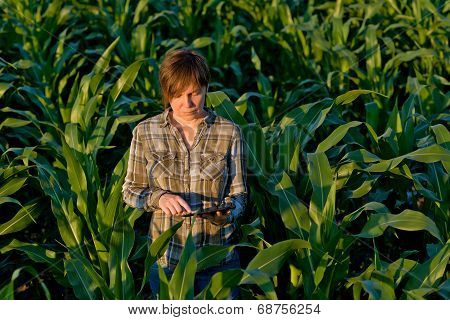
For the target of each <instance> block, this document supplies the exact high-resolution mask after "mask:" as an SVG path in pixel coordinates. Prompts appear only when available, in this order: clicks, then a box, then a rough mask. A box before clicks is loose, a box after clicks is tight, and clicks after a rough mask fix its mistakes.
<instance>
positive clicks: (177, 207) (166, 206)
mask: <svg viewBox="0 0 450 320" xmlns="http://www.w3.org/2000/svg"><path fill="white" fill-rule="evenodd" d="M158 204H159V207H160V208H161V209H162V211H164V213H165V214H168V215H174V216H175V215H181V214H182V213H183V214H185V213H189V212H191V208H190V207H189V205H188V203H187V202H186V201H185V200H184V199H183V198H182V197H180V196H179V195H176V194H172V193H164V194H163V195H162V196H161V197H160V198H159V202H158Z"/></svg>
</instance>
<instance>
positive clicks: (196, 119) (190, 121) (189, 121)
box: [169, 109, 207, 128]
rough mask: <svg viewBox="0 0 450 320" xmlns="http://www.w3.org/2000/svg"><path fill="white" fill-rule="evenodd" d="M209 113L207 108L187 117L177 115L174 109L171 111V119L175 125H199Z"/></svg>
mask: <svg viewBox="0 0 450 320" xmlns="http://www.w3.org/2000/svg"><path fill="white" fill-rule="evenodd" d="M206 115H207V113H206V111H205V109H202V112H201V113H199V114H198V115H195V116H192V117H189V118H186V117H179V116H177V115H176V114H175V113H174V112H173V110H171V111H170V112H169V119H170V120H172V123H173V124H174V125H177V124H178V125H179V126H181V127H190V128H193V127H197V126H198V125H199V123H200V122H201V121H202V120H203V119H204V118H205V117H206Z"/></svg>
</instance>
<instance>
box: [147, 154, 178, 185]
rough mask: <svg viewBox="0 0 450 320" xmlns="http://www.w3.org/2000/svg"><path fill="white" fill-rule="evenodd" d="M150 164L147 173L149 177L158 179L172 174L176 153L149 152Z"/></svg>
mask: <svg viewBox="0 0 450 320" xmlns="http://www.w3.org/2000/svg"><path fill="white" fill-rule="evenodd" d="M150 157H151V159H152V164H151V166H150V170H149V174H150V177H151V178H154V179H158V178H162V177H168V176H172V175H173V174H174V171H175V161H176V154H175V153H171V152H150Z"/></svg>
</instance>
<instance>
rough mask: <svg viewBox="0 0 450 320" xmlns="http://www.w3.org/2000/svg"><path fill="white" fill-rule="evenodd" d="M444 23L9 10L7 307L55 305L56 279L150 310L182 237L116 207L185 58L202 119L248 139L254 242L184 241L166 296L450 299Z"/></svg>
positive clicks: (295, 12) (340, 14)
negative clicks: (200, 95)
mask: <svg viewBox="0 0 450 320" xmlns="http://www.w3.org/2000/svg"><path fill="white" fill-rule="evenodd" d="M99 4H101V5H99ZM449 9H450V7H449V5H448V4H447V3H444V2H442V1H423V0H414V1H406V0H396V1H385V2H383V1H365V2H362V1H336V2H331V1H309V2H308V3H307V4H305V3H299V4H297V3H296V2H292V1H283V0H275V1H260V0H236V1H200V2H199V1H176V2H174V3H172V2H171V3H169V2H167V1H150V2H149V1H144V0H141V1H134V2H133V1H131V2H126V3H124V2H114V1H100V2H97V1H84V2H83V3H80V2H77V1H60V0H45V1H40V2H33V1H27V0H23V1H12V0H5V1H2V2H0V14H1V16H2V20H1V21H2V23H1V24H0V30H1V32H0V48H1V49H0V115H1V119H0V150H1V157H0V206H1V208H2V212H3V214H2V216H1V217H0V252H1V255H2V256H1V257H2V259H0V265H1V266H2V271H3V272H2V275H3V276H2V277H0V297H1V298H3V299H11V298H45V299H50V298H61V297H53V294H52V296H50V293H49V292H52V293H53V291H52V290H48V288H47V285H46V284H45V283H44V280H45V279H41V275H40V272H41V271H42V270H44V269H47V268H48V270H49V271H48V273H49V275H50V276H49V277H50V278H51V279H52V280H54V281H52V285H53V286H58V288H60V289H61V288H62V289H64V290H66V292H69V294H70V295H72V296H73V297H75V298H78V299H136V298H137V299H143V298H148V297H150V296H151V294H152V293H151V292H150V291H149V286H148V278H149V270H150V266H151V265H152V264H153V263H155V262H156V261H157V260H158V258H159V257H161V255H163V254H164V252H165V251H166V250H167V246H168V243H169V240H170V239H171V237H173V236H174V234H175V233H176V230H177V229H178V228H180V227H181V223H179V224H177V225H175V226H173V228H171V229H170V230H167V231H166V232H164V233H163V234H162V235H161V236H160V237H159V238H158V239H153V242H152V243H151V244H149V243H148V240H147V237H146V236H147V235H146V233H147V229H146V227H144V228H141V226H143V225H144V226H148V223H149V216H148V215H146V214H143V212H141V211H139V210H138V209H134V208H129V207H126V206H125V207H124V204H123V202H122V194H121V187H122V184H123V181H124V177H125V174H126V164H127V161H128V157H129V151H128V150H127V147H128V146H129V143H130V139H131V132H132V129H133V128H134V126H135V124H136V123H138V122H139V121H141V120H142V119H145V118H148V117H150V116H153V115H156V114H158V113H160V112H161V111H162V109H163V107H162V105H161V103H160V102H159V99H160V95H161V93H160V88H159V85H158V71H159V66H160V63H161V61H162V58H163V57H164V54H165V53H166V52H167V51H168V50H169V49H175V48H180V47H190V48H193V49H196V50H198V51H199V52H200V53H202V54H203V55H204V56H205V57H206V59H207V61H208V64H209V65H210V69H211V75H212V82H211V84H210V92H209V94H208V96H207V101H206V103H207V105H208V106H210V107H212V108H214V109H215V111H216V112H217V114H219V115H221V116H223V117H225V118H227V119H230V120H232V121H234V122H235V123H237V124H238V125H239V126H240V127H241V129H242V132H243V135H244V141H245V148H246V156H247V165H248V174H249V176H248V182H249V188H250V191H251V195H252V197H251V199H250V202H249V204H248V207H247V211H246V214H245V217H244V220H243V221H242V222H243V223H242V225H241V227H240V229H241V230H240V231H241V232H242V239H241V242H240V243H239V244H235V245H232V246H210V247H202V248H195V246H194V243H193V240H192V238H191V237H190V238H189V239H188V242H187V244H186V246H185V249H184V251H183V255H182V259H181V260H180V263H179V264H178V266H177V268H176V270H175V272H174V274H173V276H172V277H169V278H168V277H166V275H165V273H164V271H163V269H162V268H161V266H159V276H160V283H161V285H160V290H159V298H161V299H226V298H227V297H228V295H229V294H230V292H231V289H232V288H234V287H239V290H240V293H241V297H243V298H248V299H338V298H339V299H348V298H353V299H426V298H429V299H448V298H449V279H448V271H447V270H446V267H447V265H448V259H449V234H450V233H449V229H448V227H449V217H450V214H449V203H450V192H449V190H450V187H449V183H450V181H449V170H450V134H449V131H448V121H449V119H450V118H449V104H450V103H449V101H450V96H449V93H448V86H449V81H448V79H447V78H446V77H448V74H449V71H450V63H449V55H448V52H449V46H448V30H447V29H448V28H447V25H448V22H447V15H448V11H449ZM233 249H237V250H238V251H240V252H244V253H245V254H244V255H241V258H242V259H241V264H242V265H241V268H238V269H232V270H226V271H222V272H218V273H216V274H215V275H214V276H213V278H212V279H211V282H210V283H209V285H208V286H207V287H206V288H204V290H202V291H201V292H199V293H197V294H195V292H194V282H193V281H194V275H195V273H196V271H199V270H204V269H206V268H209V267H213V266H216V265H217V264H219V263H220V262H221V261H222V260H223V259H224V258H225V257H226V255H227V254H228V253H229V252H231V251H232V250H233ZM8 260H11V261H13V262H14V263H11V264H8V263H7V262H4V261H8ZM3 263H5V265H3ZM14 265H19V266H21V267H19V268H17V267H14ZM36 279H37V280H36ZM46 279H48V278H46ZM34 280H36V281H34ZM19 282H20V283H19ZM23 283H25V284H28V283H31V284H32V285H31V288H30V289H28V291H25V293H21V294H18V292H15V288H16V287H18V286H19V285H22V284H23ZM137 283H138V284H139V285H136V284H137ZM35 284H37V285H35ZM36 287H37V289H36ZM27 292H28V293H27ZM55 292H56V291H55ZM72 296H71V297H72Z"/></svg>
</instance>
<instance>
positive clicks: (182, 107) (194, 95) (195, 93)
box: [169, 85, 207, 119]
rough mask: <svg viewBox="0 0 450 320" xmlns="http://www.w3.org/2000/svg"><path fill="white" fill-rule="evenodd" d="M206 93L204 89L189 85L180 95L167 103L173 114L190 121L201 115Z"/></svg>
mask: <svg viewBox="0 0 450 320" xmlns="http://www.w3.org/2000/svg"><path fill="white" fill-rule="evenodd" d="M206 91H207V88H206V87H201V88H198V87H197V86H196V85H189V87H187V88H186V90H184V92H183V93H181V95H179V96H177V97H173V98H172V99H171V100H170V101H169V102H170V105H171V106H172V110H173V113H174V114H175V115H176V116H178V117H182V118H186V119H192V118H195V117H196V116H198V115H201V114H203V105H204V104H205V97H206Z"/></svg>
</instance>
